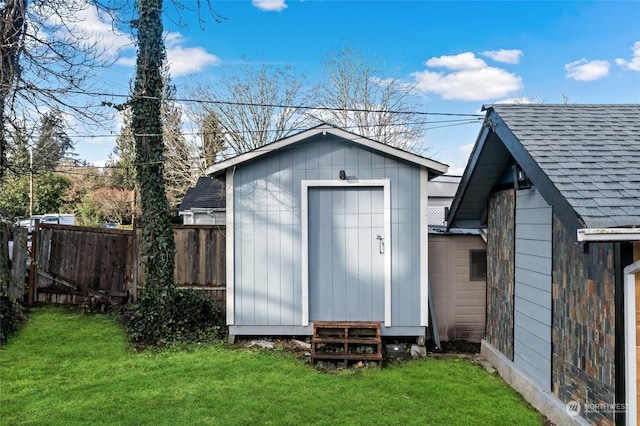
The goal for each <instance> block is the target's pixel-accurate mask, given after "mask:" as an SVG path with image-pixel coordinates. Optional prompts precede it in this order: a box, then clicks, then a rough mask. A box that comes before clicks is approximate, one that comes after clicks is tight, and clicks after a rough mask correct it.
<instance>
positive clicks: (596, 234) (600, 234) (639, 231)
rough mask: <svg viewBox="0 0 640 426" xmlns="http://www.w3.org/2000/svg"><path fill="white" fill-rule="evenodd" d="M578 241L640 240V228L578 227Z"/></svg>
mask: <svg viewBox="0 0 640 426" xmlns="http://www.w3.org/2000/svg"><path fill="white" fill-rule="evenodd" d="M578 241H584V242H597V241H640V228H593V229H590V228H584V229H578Z"/></svg>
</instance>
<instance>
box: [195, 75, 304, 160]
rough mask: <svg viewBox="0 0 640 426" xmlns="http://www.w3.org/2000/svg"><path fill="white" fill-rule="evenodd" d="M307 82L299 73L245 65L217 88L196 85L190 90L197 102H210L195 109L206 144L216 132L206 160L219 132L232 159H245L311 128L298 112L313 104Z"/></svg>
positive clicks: (198, 105) (218, 152)
mask: <svg viewBox="0 0 640 426" xmlns="http://www.w3.org/2000/svg"><path fill="white" fill-rule="evenodd" d="M304 79H305V77H304V75H298V74H295V73H294V72H293V71H291V69H290V68H288V67H287V68H280V67H267V66H266V65H262V66H260V67H255V66H252V65H251V64H249V63H245V64H243V65H242V66H241V67H240V68H239V69H236V68H234V69H227V70H226V71H223V74H222V76H221V77H220V80H219V81H218V83H219V84H217V85H216V86H215V87H212V86H208V85H203V84H200V85H196V86H193V87H192V88H191V89H190V90H189V91H190V93H191V95H192V97H195V98H198V99H202V100H203V101H205V102H202V103H197V104H193V105H192V106H191V113H192V115H193V116H194V117H196V119H197V120H198V121H199V123H198V124H199V126H200V128H201V129H202V131H203V136H204V140H207V137H208V136H209V134H208V133H207V132H208V131H209V130H213V131H214V132H215V133H214V134H211V135H210V136H211V137H212V138H213V140H210V142H213V143H214V145H210V146H208V147H207V148H208V149H209V152H208V153H207V152H206V151H205V155H208V156H209V157H210V156H211V155H212V154H211V151H212V149H211V148H214V147H216V145H215V144H218V143H219V142H220V141H221V140H222V138H221V137H220V134H219V131H220V130H221V131H222V133H223V134H224V141H225V144H226V147H227V148H228V150H229V151H230V154H241V153H243V152H246V151H250V150H252V149H255V148H258V147H260V146H263V145H265V144H267V143H269V142H273V141H275V140H278V139H281V138H283V137H286V136H289V135H290V134H293V133H296V132H297V131H299V130H300V128H301V127H304V126H306V120H307V117H306V116H305V115H304V113H303V112H304V110H302V109H300V108H298V107H297V106H299V105H306V104H307V103H308V102H309V101H310V94H309V93H308V92H307V91H305V90H304ZM216 148H217V147H216ZM214 149H215V148H214ZM215 152H216V154H220V153H221V152H224V151H222V150H219V149H215Z"/></svg>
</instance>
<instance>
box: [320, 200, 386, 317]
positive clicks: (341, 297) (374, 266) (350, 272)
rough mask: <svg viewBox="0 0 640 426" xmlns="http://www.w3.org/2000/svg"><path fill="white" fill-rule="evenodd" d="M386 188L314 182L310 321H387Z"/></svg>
mask: <svg viewBox="0 0 640 426" xmlns="http://www.w3.org/2000/svg"><path fill="white" fill-rule="evenodd" d="M383 194H384V191H383V188H381V187H380V188H378V187H349V188H344V187H312V188H309V196H308V199H309V210H308V212H309V213H308V214H309V219H308V220H309V320H310V321H381V322H382V321H384V250H385V241H384V197H383Z"/></svg>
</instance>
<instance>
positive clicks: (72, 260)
mask: <svg viewBox="0 0 640 426" xmlns="http://www.w3.org/2000/svg"><path fill="white" fill-rule="evenodd" d="M173 233H174V238H175V242H176V257H175V269H174V278H175V282H176V285H177V286H178V287H179V288H195V289H198V290H200V291H204V292H207V293H208V294H209V295H210V296H211V297H214V298H217V299H219V300H224V298H225V296H226V294H225V252H224V249H225V227H224V226H213V225H193V226H183V225H175V226H174V227H173ZM141 246H142V230H141V229H140V228H136V229H135V230H125V229H107V228H91V227H84V226H82V227H81V226H68V225H52V224H41V225H40V226H39V228H38V231H37V232H36V233H35V236H34V240H33V247H32V250H33V253H34V256H33V257H34V259H35V262H33V263H32V266H31V271H30V283H29V302H35V301H38V302H41V301H50V302H57V303H72V304H74V303H80V302H81V301H82V300H84V299H85V298H86V297H87V296H95V295H102V296H107V297H111V298H120V299H121V300H123V301H124V300H130V301H131V300H136V299H137V296H138V292H139V291H143V289H142V288H141V284H142V283H143V282H144V268H143V265H142V264H141V262H140V259H141V256H140V253H141Z"/></svg>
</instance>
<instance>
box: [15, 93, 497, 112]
mask: <svg viewBox="0 0 640 426" xmlns="http://www.w3.org/2000/svg"><path fill="white" fill-rule="evenodd" d="M21 88H22V89H25V90H27V89H31V87H29V86H24V87H21ZM51 92H52V93H56V92H60V93H62V92H64V93H73V94H77V95H86V96H104V97H110V98H120V99H149V100H160V101H172V102H184V103H198V104H212V105H235V106H248V107H266V108H291V109H306V110H319V111H350V112H370V113H386V114H407V115H437V116H454V117H477V118H480V117H484V115H483V114H468V113H453V112H428V111H398V110H375V109H365V108H346V109H345V108H332V107H323V106H308V105H284V104H263V103H254V102H235V101H216V100H207V99H191V98H177V97H169V98H167V97H163V96H147V95H133V94H126V95H125V94H121V93H107V92H91V91H81V90H73V89H64V90H52V91H51Z"/></svg>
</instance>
